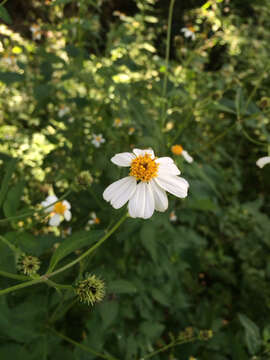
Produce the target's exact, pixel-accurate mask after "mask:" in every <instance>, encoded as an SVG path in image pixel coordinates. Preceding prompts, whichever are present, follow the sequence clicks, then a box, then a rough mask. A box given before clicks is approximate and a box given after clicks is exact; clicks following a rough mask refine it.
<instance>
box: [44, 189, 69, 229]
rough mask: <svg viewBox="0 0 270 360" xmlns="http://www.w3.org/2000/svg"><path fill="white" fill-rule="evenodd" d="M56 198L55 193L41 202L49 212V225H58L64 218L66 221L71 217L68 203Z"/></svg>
mask: <svg viewBox="0 0 270 360" xmlns="http://www.w3.org/2000/svg"><path fill="white" fill-rule="evenodd" d="M57 200H58V198H57V197H56V196H55V195H50V196H48V197H47V198H46V199H45V201H42V203H41V205H42V206H43V207H44V208H45V211H46V212H47V213H50V220H49V225H51V226H58V225H59V224H60V223H61V221H63V220H64V219H65V220H67V221H69V220H70V219H71V212H70V208H71V205H70V203H69V202H68V201H67V200H63V201H57Z"/></svg>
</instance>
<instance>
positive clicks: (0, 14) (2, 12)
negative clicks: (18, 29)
mask: <svg viewBox="0 0 270 360" xmlns="http://www.w3.org/2000/svg"><path fill="white" fill-rule="evenodd" d="M0 19H2V20H4V21H5V22H6V23H7V24H12V20H11V17H10V15H9V13H8V12H7V10H6V9H5V8H4V6H3V5H0Z"/></svg>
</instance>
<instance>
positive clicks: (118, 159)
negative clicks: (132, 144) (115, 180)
mask: <svg viewBox="0 0 270 360" xmlns="http://www.w3.org/2000/svg"><path fill="white" fill-rule="evenodd" d="M133 159H135V155H134V154H132V153H128V152H124V153H120V154H116V155H114V157H112V158H111V161H112V162H113V163H114V164H115V165H118V166H130V165H131V161H132V160H133Z"/></svg>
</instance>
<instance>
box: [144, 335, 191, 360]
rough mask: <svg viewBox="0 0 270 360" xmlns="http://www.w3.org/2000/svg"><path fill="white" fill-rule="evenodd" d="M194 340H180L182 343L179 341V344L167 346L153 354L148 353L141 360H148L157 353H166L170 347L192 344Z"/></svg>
mask: <svg viewBox="0 0 270 360" xmlns="http://www.w3.org/2000/svg"><path fill="white" fill-rule="evenodd" d="M195 340H196V338H191V339H189V340H182V341H179V342H176V343H171V344H168V345H166V346H164V347H163V348H161V349H159V350H156V351H154V352H152V353H150V354H148V355H145V356H143V359H149V358H151V357H152V356H154V355H156V354H159V353H161V352H164V351H166V350H168V349H170V348H172V347H175V346H178V345H182V344H185V343H187V342H192V341H195Z"/></svg>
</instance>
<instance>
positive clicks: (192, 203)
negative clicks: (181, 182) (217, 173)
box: [186, 199, 218, 212]
mask: <svg viewBox="0 0 270 360" xmlns="http://www.w3.org/2000/svg"><path fill="white" fill-rule="evenodd" d="M186 205H187V207H189V208H191V209H195V210H201V211H213V212H216V211H217V209H218V207H217V205H216V204H215V203H213V201H211V200H210V199H196V200H195V199H189V200H188V201H187V203H186Z"/></svg>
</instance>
